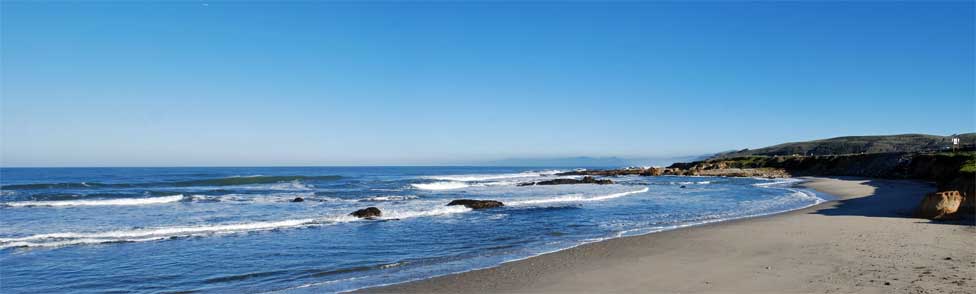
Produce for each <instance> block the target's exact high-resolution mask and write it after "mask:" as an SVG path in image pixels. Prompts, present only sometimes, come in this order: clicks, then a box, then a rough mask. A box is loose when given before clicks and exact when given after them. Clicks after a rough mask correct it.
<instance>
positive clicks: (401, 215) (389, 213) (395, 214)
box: [380, 205, 471, 219]
mask: <svg viewBox="0 0 976 294" xmlns="http://www.w3.org/2000/svg"><path fill="white" fill-rule="evenodd" d="M468 211H471V209H470V208H467V207H464V206H461V205H454V206H438V207H434V208H431V209H422V210H396V209H388V210H384V212H383V216H382V217H380V219H405V218H411V217H424V216H440V215H448V214H455V213H462V212H468Z"/></svg>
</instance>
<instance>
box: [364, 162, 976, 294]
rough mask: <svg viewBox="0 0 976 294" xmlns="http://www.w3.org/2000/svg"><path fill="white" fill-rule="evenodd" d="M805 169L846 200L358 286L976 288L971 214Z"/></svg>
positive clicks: (392, 289) (917, 191)
mask: <svg viewBox="0 0 976 294" xmlns="http://www.w3.org/2000/svg"><path fill="white" fill-rule="evenodd" d="M806 179H807V180H808V181H807V182H805V183H803V184H802V185H803V186H805V187H807V188H811V189H815V190H817V191H820V192H823V193H827V194H831V195H834V196H836V197H837V198H838V199H836V200H835V201H829V202H826V203H823V204H820V205H817V206H813V207H810V208H806V209H801V210H797V211H793V212H788V213H783V214H778V215H773V216H765V217H757V218H751V219H743V220H737V221H730V222H723V223H716V224H710V225H703V226H697V227H690V228H683V229H678V230H673V231H667V232H660V233H654V234H648V235H642V236H634V237H625V238H617V239H612V240H607V241H602V242H597V243H591V244H587V245H583V246H579V247H575V248H572V249H567V250H563V251H559V252H554V253H550V254H545V255H541V256H537V257H533V258H529V259H525V260H520V261H515V262H510V263H506V264H503V265H501V266H498V267H494V268H489V269H483V270H476V271H470V272H465V273H460V274H454V275H448V276H441V277H436V278H432V279H427V280H421V281H414V282H409V283H404V284H397V285H391V286H385V287H377V288H369V289H365V290H361V292H370V293H455V292H463V293H485V292H491V293H496V292H507V293H976V280H974V278H976V227H974V226H973V225H972V220H966V221H953V222H932V221H928V220H924V219H916V218H910V217H908V216H910V214H911V212H912V210H913V208H914V207H915V206H916V205H917V204H918V202H919V200H920V199H921V197H922V195H924V194H925V193H926V192H930V191H933V189H934V188H933V187H932V186H931V185H930V184H928V183H923V182H917V181H897V180H878V179H848V178H845V179H837V178H806Z"/></svg>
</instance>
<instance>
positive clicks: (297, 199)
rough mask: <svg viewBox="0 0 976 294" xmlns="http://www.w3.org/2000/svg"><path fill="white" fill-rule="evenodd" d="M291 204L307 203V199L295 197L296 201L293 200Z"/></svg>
mask: <svg viewBox="0 0 976 294" xmlns="http://www.w3.org/2000/svg"><path fill="white" fill-rule="evenodd" d="M291 202H305V198H302V197H295V199H292V200H291Z"/></svg>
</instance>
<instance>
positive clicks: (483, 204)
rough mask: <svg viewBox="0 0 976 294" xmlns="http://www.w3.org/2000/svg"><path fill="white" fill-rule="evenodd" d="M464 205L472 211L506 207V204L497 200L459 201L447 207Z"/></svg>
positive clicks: (452, 202)
mask: <svg viewBox="0 0 976 294" xmlns="http://www.w3.org/2000/svg"><path fill="white" fill-rule="evenodd" d="M454 205H463V206H464V207H467V208H471V209H486V208H495V207H502V206H505V204H504V203H501V202H500V201H495V200H474V199H458V200H454V201H451V203H448V204H447V206H454Z"/></svg>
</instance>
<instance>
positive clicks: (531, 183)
mask: <svg viewBox="0 0 976 294" xmlns="http://www.w3.org/2000/svg"><path fill="white" fill-rule="evenodd" d="M516 186H519V187H522V186H535V182H525V183H518V184H516Z"/></svg>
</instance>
